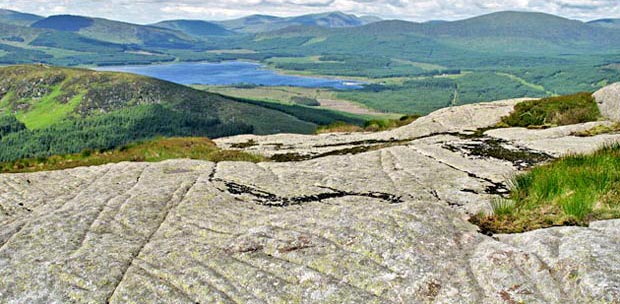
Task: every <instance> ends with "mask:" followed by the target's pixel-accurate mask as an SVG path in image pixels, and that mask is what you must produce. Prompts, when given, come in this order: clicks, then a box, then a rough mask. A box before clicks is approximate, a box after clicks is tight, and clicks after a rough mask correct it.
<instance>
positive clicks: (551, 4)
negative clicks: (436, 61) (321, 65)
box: [0, 0, 620, 23]
mask: <svg viewBox="0 0 620 304" xmlns="http://www.w3.org/2000/svg"><path fill="white" fill-rule="evenodd" d="M0 7H2V8H8V9H14V10H19V11H24V12H30V13H35V14H40V15H52V14H60V13H63V14H79V15H89V16H97V17H104V18H110V19H116V20H123V21H128V22H135V23H150V22H155V21H158V20H163V19H173V18H175V19H176V18H192V19H206V20H222V19H229V18H236V17H242V16H246V15H250V14H269V15H279V16H291V15H299V14H307V13H319V12H325V11H336V10H339V11H343V12H346V13H353V14H357V15H377V16H380V17H384V18H397V19H406V20H412V21H426V20H437V19H443V20H454V19H461V18H467V17H472V16H475V15H480V14H484V13H490V12H494V11H500V10H524V11H542V12H546V13H551V14H557V15H561V16H564V17H568V18H575V19H582V20H591V19H597V18H620V1H618V0H209V1H204V0H174V1H172V0H61V1H49V0H0Z"/></svg>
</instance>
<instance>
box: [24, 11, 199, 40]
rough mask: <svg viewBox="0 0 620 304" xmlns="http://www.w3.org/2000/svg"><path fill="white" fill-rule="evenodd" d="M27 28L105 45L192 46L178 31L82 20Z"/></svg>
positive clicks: (58, 19) (65, 18) (64, 18)
mask: <svg viewBox="0 0 620 304" xmlns="http://www.w3.org/2000/svg"><path fill="white" fill-rule="evenodd" d="M31 27H33V28H43V29H49V30H55V31H60V32H72V33H78V34H80V35H82V36H84V37H87V38H90V39H95V40H100V41H106V42H109V43H115V44H136V45H141V46H146V47H163V48H190V47H192V45H193V43H194V42H195V41H194V40H193V39H192V38H190V37H188V36H186V35H184V34H183V33H181V32H178V31H173V30H169V29H164V28H159V27H152V26H143V25H136V24H130V23H125V22H119V21H112V20H107V19H101V18H91V17H82V16H71V15H57V16H50V17H48V18H45V19H41V20H39V21H37V22H35V23H33V24H32V25H31Z"/></svg>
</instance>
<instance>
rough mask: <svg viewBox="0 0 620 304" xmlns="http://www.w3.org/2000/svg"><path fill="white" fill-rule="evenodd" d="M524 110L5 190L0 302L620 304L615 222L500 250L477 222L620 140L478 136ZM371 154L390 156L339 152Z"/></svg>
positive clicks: (33, 179)
mask: <svg viewBox="0 0 620 304" xmlns="http://www.w3.org/2000/svg"><path fill="white" fill-rule="evenodd" d="M516 102H517V101H505V102H498V103H488V104H481V105H470V106H464V107H459V108H450V109H444V110H441V111H438V112H436V113H433V114H431V115H429V116H428V117H424V118H421V119H419V120H418V121H416V122H414V123H413V124H412V125H409V126H406V127H404V128H401V129H397V130H394V131H390V132H384V133H378V134H361V135H353V134H350V135H343V134H335V135H334V134H329V135H322V136H299V135H275V136H267V137H235V138H228V139H222V140H219V141H218V143H219V144H221V145H223V146H227V145H231V144H234V143H243V142H245V141H246V140H248V139H254V140H255V141H256V142H257V145H252V146H248V145H245V147H241V148H239V149H247V150H248V151H254V152H261V153H264V154H266V155H273V154H277V153H280V152H279V150H276V149H274V148H273V147H274V146H272V145H270V144H271V143H279V144H282V146H287V147H288V148H290V149H291V151H293V152H295V153H299V154H300V155H306V156H311V157H308V158H309V159H307V160H304V161H295V162H269V163H259V164H254V163H244V162H221V163H218V164H214V163H210V162H204V161H192V160H171V161H165V162H161V163H120V164H110V165H105V166H99V167H89V168H77V169H72V170H65V171H56V172H40V173H31V174H5V175H0V303H618V302H620V258H619V256H618V255H617V252H620V237H619V235H620V221H618V220H616V221H604V222H596V223H593V224H592V225H591V226H590V227H559V228H551V229H543V230H538V231H532V232H528V233H523V234H517V235H496V236H493V237H489V236H485V235H482V234H480V233H478V232H477V227H476V226H474V225H472V224H470V223H469V222H468V221H467V217H468V216H467V214H468V213H476V212H479V211H481V210H488V208H489V207H488V206H489V201H490V200H491V199H492V198H493V197H495V196H497V195H501V194H502V193H505V192H506V191H507V190H506V185H505V181H506V180H507V179H508V178H510V177H511V176H512V175H513V174H515V173H517V172H518V171H519V170H523V169H525V168H528V167H529V166H532V165H534V164H538V163H541V162H545V161H548V160H550V159H552V158H553V157H555V156H558V155H562V154H565V153H570V152H572V150H571V149H573V147H575V146H577V145H580V144H585V145H587V146H588V149H592V148H593V147H594V145H598V144H602V143H603V142H606V141H614V140H615V141H620V136H613V135H606V136H596V137H592V138H590V139H589V140H590V141H588V142H581V141H579V140H580V139H579V138H576V137H574V136H572V135H571V134H572V132H574V131H575V130H581V129H583V128H589V127H591V126H590V125H581V126H571V127H570V128H568V129H570V130H568V129H566V128H556V129H550V130H544V131H537V132H534V131H536V130H521V129H503V130H493V131H488V132H486V133H485V134H482V135H481V134H479V133H473V132H472V131H473V130H476V129H478V128H484V127H488V126H490V125H493V124H495V123H496V122H497V121H499V118H500V117H501V116H503V115H506V114H508V113H509V112H510V111H511V110H512V107H513V106H514V104H515V103H516ZM289 136H290V138H287V137H289ZM392 139H393V140H392ZM370 140H392V141H391V142H390V145H383V146H376V147H373V148H372V149H367V148H363V149H359V150H351V149H349V150H345V151H340V150H341V149H342V147H353V148H355V147H366V146H368V145H369V144H368V143H369V141H370ZM544 141H547V142H552V144H548V145H546V146H544V145H542V144H540V145H539V144H537V143H538V142H540V143H542V142H544ZM356 142H357V143H356ZM384 144H385V143H384ZM325 145H335V146H333V147H324V148H329V149H327V150H325V151H327V152H332V153H331V154H332V155H323V156H321V155H320V154H321V153H325V151H323V150H320V149H319V148H316V146H325ZM372 145H376V143H375V144H372ZM550 146H553V148H551V147H550ZM332 148H333V149H332ZM334 151H336V152H338V151H340V152H342V153H336V152H334Z"/></svg>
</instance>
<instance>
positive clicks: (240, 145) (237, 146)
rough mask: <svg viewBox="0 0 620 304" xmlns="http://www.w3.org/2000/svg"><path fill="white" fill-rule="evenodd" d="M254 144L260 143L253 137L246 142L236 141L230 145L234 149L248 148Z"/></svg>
mask: <svg viewBox="0 0 620 304" xmlns="http://www.w3.org/2000/svg"><path fill="white" fill-rule="evenodd" d="M254 146H258V143H257V142H256V141H255V140H253V139H250V140H248V141H246V142H241V143H234V144H231V145H230V147H231V148H233V149H246V148H250V147H254Z"/></svg>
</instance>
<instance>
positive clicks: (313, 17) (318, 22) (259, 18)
mask: <svg viewBox="0 0 620 304" xmlns="http://www.w3.org/2000/svg"><path fill="white" fill-rule="evenodd" d="M375 21H377V19H376V18H373V17H365V18H362V17H357V16H355V15H348V14H344V13H342V12H328V13H322V14H310V15H303V16H296V17H274V16H265V15H253V16H248V17H244V18H240V19H234V20H227V21H219V22H217V23H218V24H220V25H222V26H224V27H225V28H227V29H229V30H232V31H237V32H244V33H261V32H269V31H275V30H280V29H283V28H286V27H289V26H296V25H304V26H320V27H325V28H343V27H356V26H361V25H364V24H367V23H370V22H375Z"/></svg>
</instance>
